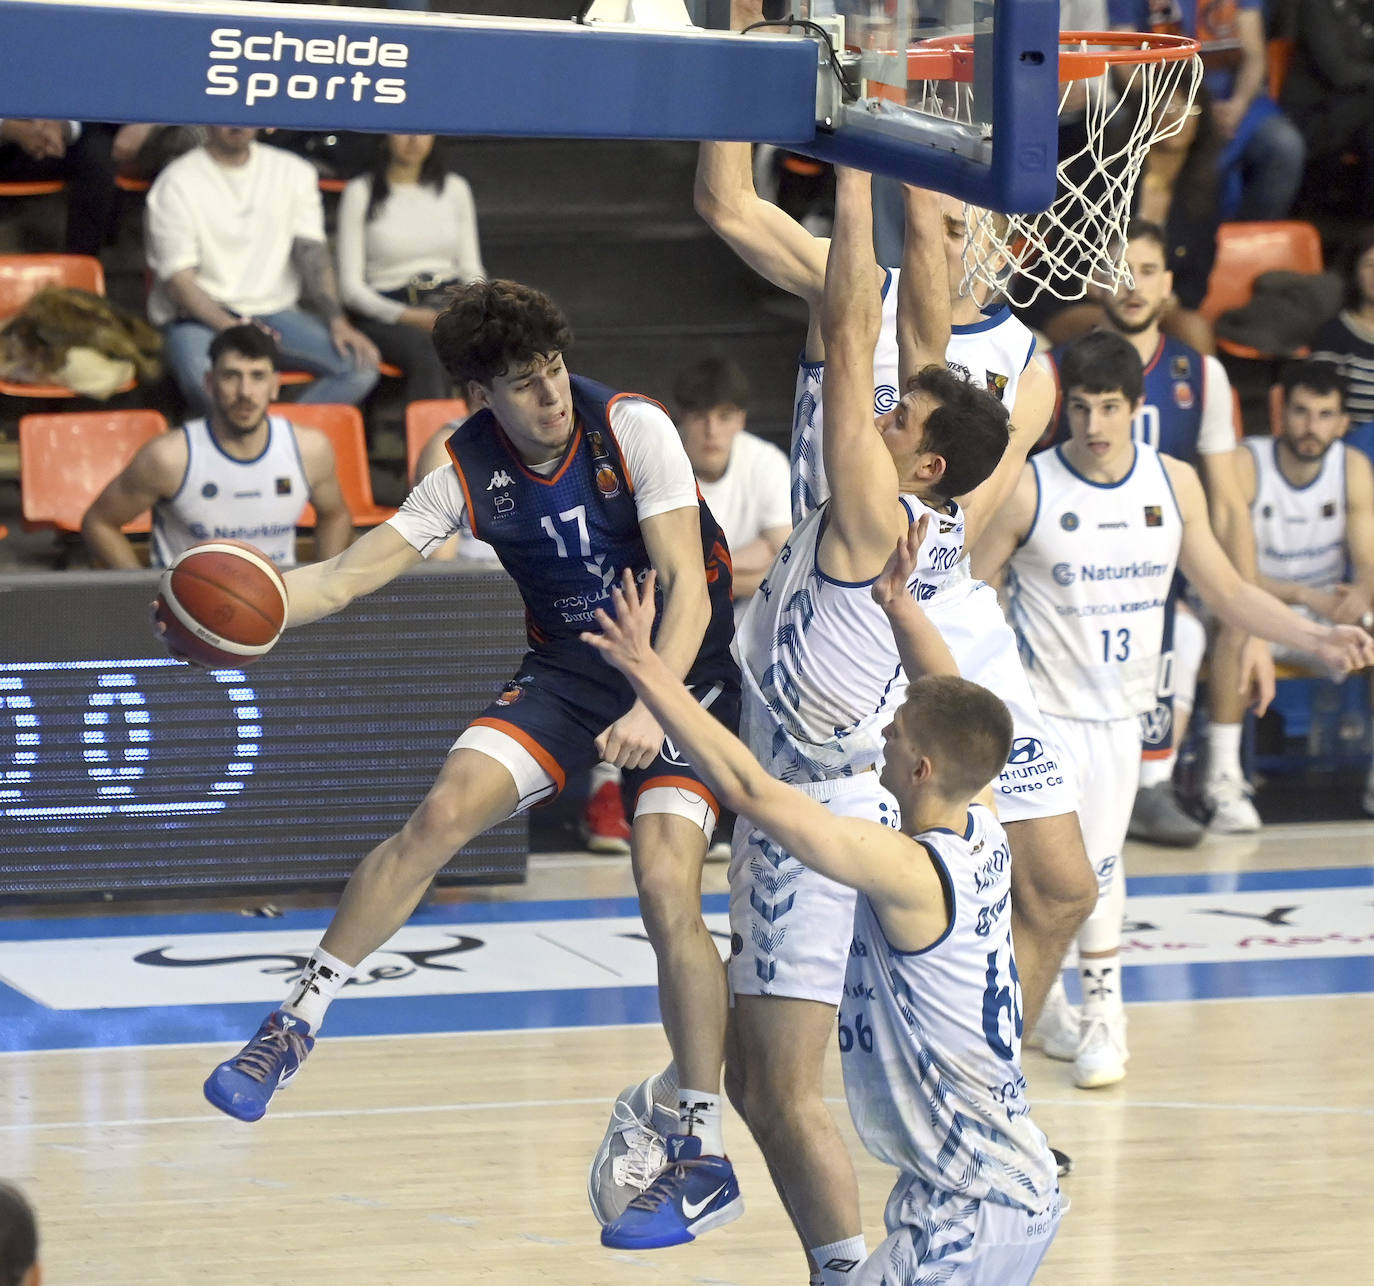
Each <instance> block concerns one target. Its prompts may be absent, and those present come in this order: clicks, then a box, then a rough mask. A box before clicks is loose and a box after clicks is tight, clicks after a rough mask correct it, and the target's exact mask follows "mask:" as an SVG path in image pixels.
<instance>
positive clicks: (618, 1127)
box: [587, 1076, 678, 1227]
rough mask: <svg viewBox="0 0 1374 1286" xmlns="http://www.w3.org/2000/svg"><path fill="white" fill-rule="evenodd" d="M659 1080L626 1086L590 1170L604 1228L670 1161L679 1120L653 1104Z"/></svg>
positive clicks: (590, 1189) (592, 1196) (590, 1190)
mask: <svg viewBox="0 0 1374 1286" xmlns="http://www.w3.org/2000/svg"><path fill="white" fill-rule="evenodd" d="M657 1079H658V1078H657V1077H656V1076H650V1077H649V1078H648V1080H645V1081H641V1082H640V1083H639V1084H638V1085H627V1086H626V1087H625V1088H624V1089H623V1090H621V1091H620V1093H619V1094H617V1095H616V1099H615V1102H614V1103H613V1104H612V1106H611V1119H610V1123H609V1124H608V1125H607V1126H606V1133H605V1134H604V1135H603V1136H602V1138H601V1146H600V1147H599V1148H597V1150H596V1156H595V1157H594V1158H593V1159H592V1164H591V1167H590V1169H589V1170H588V1171H587V1200H588V1201H589V1202H591V1207H592V1213H593V1214H595V1215H596V1217H597V1219H598V1220H600V1222H601V1225H602V1227H605V1226H606V1225H607V1224H609V1223H614V1222H615V1220H617V1219H619V1218H620V1216H621V1215H622V1214H624V1213H625V1208H626V1206H628V1205H629V1204H630V1202H631V1201H633V1200H634V1199H635V1198H636V1197H637V1196H639V1194H640V1193H641V1192H643V1191H644V1190H645V1189H646V1188H648V1186H649V1185H650V1184H651V1183H652V1182H653V1180H654V1176H655V1175H656V1174H658V1172H659V1171H660V1170H661V1169H662V1168H663V1166H664V1164H665V1162H666V1161H667V1150H666V1144H665V1142H664V1139H665V1137H666V1136H667V1135H669V1134H673V1133H675V1132H676V1130H677V1127H678V1117H677V1112H676V1111H674V1110H673V1109H672V1108H670V1107H664V1106H663V1104H661V1103H655V1102H654V1090H653V1087H654V1081H655V1080H657Z"/></svg>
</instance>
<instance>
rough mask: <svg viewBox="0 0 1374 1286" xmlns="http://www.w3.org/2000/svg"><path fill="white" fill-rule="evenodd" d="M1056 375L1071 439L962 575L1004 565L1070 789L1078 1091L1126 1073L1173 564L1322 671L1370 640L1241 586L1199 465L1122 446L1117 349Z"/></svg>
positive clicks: (1083, 344)
mask: <svg viewBox="0 0 1374 1286" xmlns="http://www.w3.org/2000/svg"><path fill="white" fill-rule="evenodd" d="M1059 369H1060V379H1061V383H1062V385H1063V388H1064V405H1065V409H1066V411H1067V415H1068V421H1069V428H1070V433H1071V436H1070V438H1069V440H1068V441H1067V442H1065V443H1063V444H1062V445H1060V446H1058V447H1056V448H1054V449H1053V450H1051V451H1046V452H1043V453H1041V454H1040V455H1037V456H1035V457H1034V458H1033V460H1032V461H1031V462H1030V463H1029V464H1028V465H1026V467H1025V469H1024V470H1023V472H1022V475H1021V478H1020V481H1019V482H1018V483H1017V486H1016V489H1015V491H1014V492H1013V494H1012V497H1011V499H1010V500H1009V501H1008V502H1007V503H1006V504H1004V505H1002V506H1000V507H999V509H998V511H997V513H996V514H995V515H994V516H993V519H992V523H991V525H990V526H989V527H988V530H987V534H986V535H985V536H984V538H983V541H982V543H981V544H980V545H979V547H978V550H977V552H976V553H975V555H974V566H975V568H976V570H977V572H978V574H979V575H981V576H984V577H986V578H987V579H988V580H990V581H997V580H1000V579H1001V576H1002V572H1003V568H1004V567H1005V568H1007V569H1008V573H1009V575H1008V587H1007V596H1008V599H1009V601H1010V604H1011V608H1010V610H1011V617H1012V621H1013V623H1014V624H1015V626H1016V629H1017V633H1018V634H1019V636H1020V638H1021V640H1022V642H1023V644H1024V646H1023V652H1024V654H1025V655H1026V657H1027V658H1028V661H1027V666H1028V670H1029V674H1030V679H1031V684H1032V686H1033V688H1034V690H1035V695H1036V697H1037V699H1038V700H1039V702H1040V708H1041V709H1042V710H1043V711H1044V712H1045V715H1046V718H1048V719H1049V720H1050V721H1051V723H1052V726H1053V728H1054V730H1055V733H1056V735H1057V736H1058V738H1059V741H1060V743H1061V744H1062V745H1064V746H1065V747H1067V748H1068V752H1069V754H1070V756H1071V758H1072V761H1073V764H1074V767H1075V769H1076V772H1077V774H1078V779H1079V785H1080V789H1081V790H1082V792H1083V798H1084V803H1085V807H1084V808H1083V809H1081V810H1080V812H1081V815H1082V817H1083V824H1084V834H1085V837H1086V839H1087V843H1088V856H1089V858H1090V859H1091V860H1092V862H1093V865H1094V867H1095V868H1096V870H1097V871H1098V878H1099V884H1100V888H1101V893H1100V896H1099V898H1098V903H1097V908H1096V910H1095V911H1094V912H1093V914H1092V915H1091V916H1090V917H1089V919H1088V921H1087V923H1086V924H1085V925H1084V926H1083V928H1082V930H1081V931H1080V933H1079V937H1078V947H1079V961H1080V962H1079V974H1080V977H1081V980H1082V984H1083V1010H1082V1019H1081V1030H1080V1035H1079V1040H1078V1043H1077V1048H1076V1051H1075V1059H1074V1079H1075V1081H1076V1082H1077V1083H1078V1084H1079V1085H1080V1086H1082V1087H1083V1088H1085V1089H1091V1088H1094V1087H1096V1086H1101V1085H1111V1084H1113V1083H1115V1082H1116V1081H1119V1080H1121V1078H1122V1077H1123V1076H1125V1074H1126V1059H1127V1047H1126V1019H1125V1011H1124V1008H1123V1006H1122V996H1121V979H1120V973H1121V970H1120V958H1119V957H1120V950H1121V927H1122V912H1123V908H1124V905H1125V898H1126V882H1125V877H1124V873H1123V871H1122V862H1121V848H1122V843H1123V841H1124V840H1125V838H1126V825H1127V822H1128V821H1129V819H1130V815H1131V803H1132V800H1133V798H1134V796H1135V784H1136V773H1137V762H1138V760H1139V755H1140V741H1141V726H1140V722H1139V717H1140V715H1142V714H1144V713H1145V712H1146V711H1148V710H1150V709H1151V708H1152V707H1153V705H1154V692H1155V680H1156V677H1157V675H1158V673H1159V662H1160V649H1161V641H1162V638H1163V633H1164V609H1165V600H1166V598H1167V597H1168V594H1169V587H1170V585H1171V584H1172V582H1173V578H1174V572H1175V570H1176V569H1178V568H1181V569H1182V571H1183V573H1184V574H1185V575H1186V576H1187V577H1188V581H1189V583H1190V584H1191V585H1192V586H1193V587H1194V588H1195V589H1196V590H1197V592H1198V593H1199V594H1200V595H1201V597H1202V600H1203V602H1204V603H1205V604H1206V605H1207V607H1208V609H1209V610H1211V611H1212V612H1213V613H1215V614H1216V615H1217V616H1218V617H1219V618H1220V619H1221V620H1222V621H1224V622H1226V623H1227V624H1229V625H1231V626H1233V627H1235V628H1236V629H1238V630H1241V631H1244V632H1246V633H1253V634H1255V635H1257V636H1259V637H1261V638H1267V639H1271V640H1273V641H1274V642H1278V643H1285V644H1288V645H1290V646H1295V647H1302V648H1303V649H1304V650H1306V651H1308V652H1311V653H1313V654H1315V655H1318V656H1320V658H1321V660H1322V662H1323V663H1324V664H1325V665H1327V666H1329V667H1330V668H1331V669H1333V670H1336V671H1339V672H1345V671H1347V670H1351V669H1357V668H1359V667H1360V666H1362V665H1367V664H1369V663H1370V662H1371V661H1374V640H1371V639H1370V637H1369V635H1368V634H1367V633H1366V632H1365V631H1364V630H1362V629H1359V628H1358V627H1355V626H1324V625H1319V624H1317V623H1316V622H1314V621H1311V620H1308V619H1306V618H1304V617H1302V616H1299V615H1298V614H1297V613H1296V612H1294V611H1293V610H1292V609H1291V608H1289V607H1286V606H1284V604H1283V603H1281V602H1280V601H1279V600H1278V599H1277V598H1276V597H1275V596H1274V595H1272V594H1270V593H1268V592H1266V591H1265V590H1262V589H1260V588H1259V587H1258V586H1255V585H1251V584H1249V583H1248V582H1246V581H1245V580H1243V579H1242V578H1241V575H1240V573H1239V572H1237V571H1236V569H1235V568H1234V567H1233V566H1232V565H1231V563H1230V562H1229V561H1228V560H1227V558H1226V555H1225V553H1224V552H1223V550H1222V548H1221V546H1220V545H1219V544H1218V543H1217V539H1216V537H1215V536H1214V535H1213V534H1212V529H1211V526H1210V523H1209V521H1208V513H1207V503H1206V499H1205V497H1204V495H1203V491H1202V486H1201V484H1200V483H1199V481H1198V477H1197V473H1196V471H1195V470H1194V469H1193V468H1192V466H1190V465H1187V464H1184V463H1183V462H1182V461H1180V460H1175V459H1173V458H1171V457H1170V456H1167V455H1161V454H1159V453H1157V452H1156V451H1155V450H1154V448H1153V447H1151V446H1149V445H1147V444H1146V443H1144V442H1133V441H1132V436H1131V421H1132V417H1133V416H1134V415H1135V414H1136V412H1137V411H1138V410H1139V408H1140V405H1141V402H1142V381H1143V375H1142V369H1141V363H1140V357H1139V356H1138V354H1137V353H1136V351H1135V349H1134V348H1133V347H1132V346H1131V344H1130V343H1129V342H1128V341H1127V340H1126V339H1124V338H1123V337H1122V336H1120V335H1115V334H1112V333H1111V332H1109V331H1098V332H1096V333H1094V334H1091V335H1088V336H1086V337H1085V338H1083V339H1081V340H1078V341H1077V342H1076V343H1075V344H1073V345H1071V346H1070V347H1069V348H1068V350H1067V351H1066V352H1065V353H1064V355H1063V357H1062V358H1061V359H1060V366H1059ZM1088 800H1092V802H1093V806H1092V807H1091V808H1089V807H1086V803H1087V801H1088Z"/></svg>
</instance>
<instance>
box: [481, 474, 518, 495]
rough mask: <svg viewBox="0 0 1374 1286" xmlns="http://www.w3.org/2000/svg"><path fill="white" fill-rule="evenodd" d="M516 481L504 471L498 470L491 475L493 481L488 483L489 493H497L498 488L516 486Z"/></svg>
mask: <svg viewBox="0 0 1374 1286" xmlns="http://www.w3.org/2000/svg"><path fill="white" fill-rule="evenodd" d="M514 481H515V480H514V479H513V478H512V477H511V476H510V474H508V473H507V472H506V471H505V470H504V469H497V471H496V472H495V473H493V474H492V475H491V481H490V482H489V483H487V490H488V491H495V490H496V488H497V487H509V486H513V485H514Z"/></svg>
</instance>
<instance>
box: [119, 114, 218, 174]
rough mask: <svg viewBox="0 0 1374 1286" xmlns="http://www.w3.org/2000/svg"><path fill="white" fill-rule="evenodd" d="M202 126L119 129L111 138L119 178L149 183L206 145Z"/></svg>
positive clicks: (122, 127) (149, 126) (145, 126)
mask: <svg viewBox="0 0 1374 1286" xmlns="http://www.w3.org/2000/svg"><path fill="white" fill-rule="evenodd" d="M205 139H206V129H205V127H204V126H203V125H146V124H142V123H140V124H137V125H121V126H120V127H119V128H118V129H117V130H116V131H115V136H114V164H115V169H116V170H117V171H118V172H119V173H120V174H121V175H127V176H128V177H129V178H131V179H144V180H147V181H149V182H151V181H152V180H153V179H155V178H157V176H158V175H159V174H161V173H162V171H163V170H164V169H166V167H167V166H168V165H170V164H171V163H172V162H173V161H175V160H176V159H177V157H178V156H185V155H186V153H187V152H189V151H190V150H191V149H192V148H193V147H202V146H204V144H205Z"/></svg>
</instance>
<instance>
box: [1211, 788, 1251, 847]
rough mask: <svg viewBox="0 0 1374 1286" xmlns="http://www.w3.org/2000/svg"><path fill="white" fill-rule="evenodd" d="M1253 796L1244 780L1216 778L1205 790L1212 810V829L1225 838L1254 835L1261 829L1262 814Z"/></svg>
mask: <svg viewBox="0 0 1374 1286" xmlns="http://www.w3.org/2000/svg"><path fill="white" fill-rule="evenodd" d="M1250 794H1251V791H1250V783H1249V782H1247V781H1246V780H1245V779H1244V778H1243V777H1213V778H1212V779H1211V780H1210V781H1209V782H1208V783H1207V786H1206V788H1205V790H1204V796H1205V798H1206V801H1207V805H1208V807H1209V808H1211V810H1212V820H1211V821H1210V822H1208V823H1207V826H1208V829H1209V830H1213V831H1218V832H1220V833H1221V834H1223V835H1251V834H1253V833H1254V832H1255V831H1257V830H1259V828H1260V815H1259V813H1258V812H1256V811H1255V806H1254V804H1252V803H1251V802H1250Z"/></svg>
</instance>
